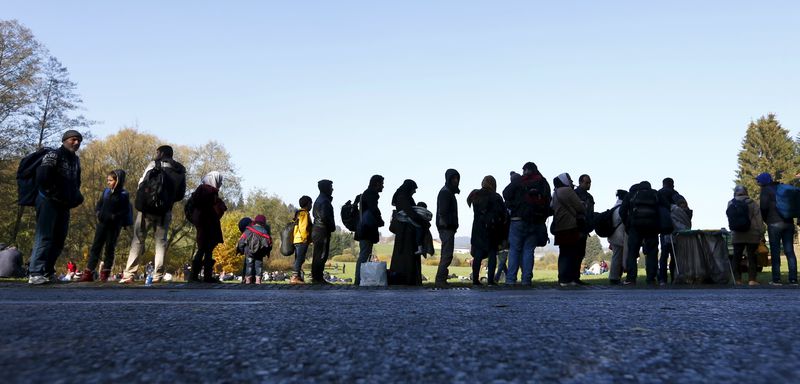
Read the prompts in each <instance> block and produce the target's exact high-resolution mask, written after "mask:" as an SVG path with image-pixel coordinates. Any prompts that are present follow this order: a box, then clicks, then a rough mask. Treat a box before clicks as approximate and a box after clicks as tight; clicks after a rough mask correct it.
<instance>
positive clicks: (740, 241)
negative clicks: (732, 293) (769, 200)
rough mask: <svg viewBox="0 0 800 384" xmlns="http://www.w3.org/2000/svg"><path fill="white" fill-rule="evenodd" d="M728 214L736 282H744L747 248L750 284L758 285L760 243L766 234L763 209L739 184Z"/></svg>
mask: <svg viewBox="0 0 800 384" xmlns="http://www.w3.org/2000/svg"><path fill="white" fill-rule="evenodd" d="M725 214H726V216H728V227H729V228H730V230H731V232H732V236H731V238H732V239H731V243H733V255H731V269H732V270H733V274H734V276H735V279H736V284H742V268H741V261H742V256H744V252H745V250H746V251H747V274H748V277H749V281H748V283H747V285H748V286H757V285H759V283H758V270H757V268H758V261H757V260H758V255H757V250H758V245H759V244H760V243H761V238H762V237H763V236H764V221H763V220H762V219H761V209H760V208H759V206H758V203H756V202H755V201H753V200H752V199H751V198H750V194H749V193H748V192H747V188H745V187H744V186H743V185H737V186H736V188H735V189H734V190H733V200H731V201H729V202H728V208H727V209H726V210H725Z"/></svg>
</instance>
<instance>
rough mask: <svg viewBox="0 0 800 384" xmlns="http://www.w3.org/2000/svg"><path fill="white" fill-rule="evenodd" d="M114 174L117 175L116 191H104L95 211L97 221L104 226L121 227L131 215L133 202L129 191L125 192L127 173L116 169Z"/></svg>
mask: <svg viewBox="0 0 800 384" xmlns="http://www.w3.org/2000/svg"><path fill="white" fill-rule="evenodd" d="M114 174H116V175H117V185H116V187H114V190H109V189H108V188H106V189H105V190H103V193H102V194H101V195H100V200H98V201H97V205H95V209H94V211H95V215H96V216H97V220H98V221H99V222H101V223H103V224H104V225H119V226H121V225H122V224H123V222H124V221H125V219H126V218H127V217H128V215H130V214H131V211H130V210H131V201H130V196H129V194H128V191H126V190H125V175H126V174H125V171H123V170H121V169H116V170H114Z"/></svg>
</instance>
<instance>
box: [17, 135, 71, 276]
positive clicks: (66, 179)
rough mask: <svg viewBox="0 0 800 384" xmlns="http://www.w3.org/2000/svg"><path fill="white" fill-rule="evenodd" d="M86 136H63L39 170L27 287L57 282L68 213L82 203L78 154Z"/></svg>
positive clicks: (67, 227) (43, 160)
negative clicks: (56, 273)
mask: <svg viewBox="0 0 800 384" xmlns="http://www.w3.org/2000/svg"><path fill="white" fill-rule="evenodd" d="M82 141H83V136H82V135H81V134H80V133H79V132H78V131H74V130H69V131H66V132H64V134H63V135H62V136H61V147H59V148H58V149H55V150H49V151H47V152H46V153H45V154H44V156H43V157H42V158H41V163H40V164H39V166H38V167H37V168H36V176H35V177H36V185H37V186H38V195H37V196H36V238H35V240H34V245H33V250H32V252H31V258H30V262H29V265H28V272H29V274H30V276H29V278H28V283H29V284H33V285H39V284H45V283H48V282H54V281H56V275H55V272H56V260H58V257H59V256H60V255H61V251H62V250H63V249H64V241H65V240H66V238H67V232H68V231H69V216H70V212H69V210H70V209H72V208H75V207H77V206H79V205H81V204H82V203H83V195H82V194H81V191H80V189H81V162H80V159H79V158H78V155H77V154H76V153H77V152H78V149H80V147H81V142H82Z"/></svg>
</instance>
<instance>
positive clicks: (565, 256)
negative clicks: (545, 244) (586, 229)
mask: <svg viewBox="0 0 800 384" xmlns="http://www.w3.org/2000/svg"><path fill="white" fill-rule="evenodd" d="M553 188H554V190H553V202H552V204H553V212H554V214H553V223H552V224H551V225H550V232H551V233H552V234H553V235H554V236H555V245H557V246H558V283H559V284H560V285H561V286H562V287H565V286H570V285H576V284H577V282H578V280H579V278H580V269H581V266H580V258H581V251H582V249H581V244H580V238H581V232H580V227H581V226H580V225H579V224H578V221H579V220H585V216H584V215H585V213H586V208H584V205H583V203H582V202H581V199H580V198H579V197H578V194H576V193H575V188H574V186H573V183H572V178H571V177H570V176H569V174H568V173H562V174H560V175H558V177H556V178H555V179H553Z"/></svg>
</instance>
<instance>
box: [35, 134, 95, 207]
mask: <svg viewBox="0 0 800 384" xmlns="http://www.w3.org/2000/svg"><path fill="white" fill-rule="evenodd" d="M36 183H37V184H38V185H39V191H40V192H41V193H42V194H43V195H44V196H45V197H46V198H47V199H50V200H51V201H53V202H55V203H57V204H59V205H61V206H63V207H65V208H75V207H77V206H79V205H81V204H83V195H82V194H81V161H80V159H79V158H78V155H76V154H75V153H73V152H71V151H69V150H68V149H66V148H64V146H61V147H59V148H58V149H54V150H52V151H50V152H47V154H45V155H44V157H43V158H42V164H41V165H39V168H37V169H36Z"/></svg>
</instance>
